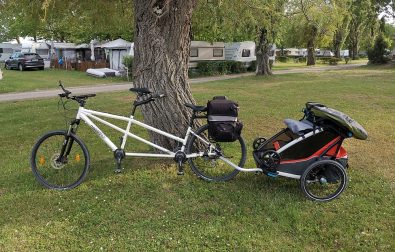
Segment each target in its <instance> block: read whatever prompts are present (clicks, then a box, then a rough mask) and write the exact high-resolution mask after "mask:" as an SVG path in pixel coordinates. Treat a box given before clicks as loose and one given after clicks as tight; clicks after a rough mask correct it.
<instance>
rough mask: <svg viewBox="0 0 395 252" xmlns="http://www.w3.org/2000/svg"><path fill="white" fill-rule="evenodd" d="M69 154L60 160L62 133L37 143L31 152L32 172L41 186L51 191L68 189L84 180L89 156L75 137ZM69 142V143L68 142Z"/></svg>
mask: <svg viewBox="0 0 395 252" xmlns="http://www.w3.org/2000/svg"><path fill="white" fill-rule="evenodd" d="M70 140H73V144H72V147H71V149H70V153H69V154H68V155H67V156H64V157H63V158H60V157H59V155H60V152H61V149H62V145H63V142H64V141H65V133H64V132H55V133H53V134H49V135H47V136H44V137H43V138H42V139H41V141H39V142H38V143H37V146H36V148H35V149H34V152H33V155H34V156H33V158H32V159H33V160H32V162H34V163H33V164H32V168H33V172H34V174H35V176H36V178H37V179H38V180H39V182H40V183H41V184H43V185H44V186H46V187H48V188H52V189H70V188H73V187H75V186H77V185H79V184H80V183H81V182H82V180H83V179H84V177H85V175H86V173H87V170H88V166H89V156H88V153H87V150H86V148H85V146H83V144H82V142H80V141H79V140H78V139H76V138H75V137H73V136H71V137H70ZM69 142H70V141H69Z"/></svg>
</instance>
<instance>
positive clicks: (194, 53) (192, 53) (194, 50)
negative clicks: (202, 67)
mask: <svg viewBox="0 0 395 252" xmlns="http://www.w3.org/2000/svg"><path fill="white" fill-rule="evenodd" d="M189 57H199V50H198V49H197V48H191V51H190V52H189Z"/></svg>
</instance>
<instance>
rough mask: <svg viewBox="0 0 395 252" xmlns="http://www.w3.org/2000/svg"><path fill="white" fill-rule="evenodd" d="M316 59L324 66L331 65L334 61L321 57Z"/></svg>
mask: <svg viewBox="0 0 395 252" xmlns="http://www.w3.org/2000/svg"><path fill="white" fill-rule="evenodd" d="M316 59H317V61H320V62H321V63H322V64H327V63H330V61H331V60H332V59H333V57H319V58H316Z"/></svg>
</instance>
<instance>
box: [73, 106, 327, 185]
mask: <svg viewBox="0 0 395 252" xmlns="http://www.w3.org/2000/svg"><path fill="white" fill-rule="evenodd" d="M100 117H105V118H110V119H116V120H121V121H125V122H127V126H126V129H125V130H124V129H122V128H120V127H118V126H116V125H114V124H112V123H110V122H108V121H106V120H104V119H102V118H100ZM76 119H77V120H83V121H84V122H85V123H86V124H87V125H89V126H90V127H91V128H92V129H93V131H94V132H95V133H96V134H97V135H98V136H99V137H100V138H101V139H102V140H103V141H104V142H105V143H106V144H107V146H108V147H109V148H110V149H111V150H112V151H115V150H117V149H118V147H117V146H116V145H115V144H114V143H113V142H112V141H111V140H110V139H109V138H108V137H107V136H106V135H105V134H104V133H103V131H102V130H100V128H99V127H98V126H97V125H96V124H95V123H94V122H93V121H92V120H91V119H93V120H95V121H98V122H100V123H102V124H104V125H107V126H108V127H110V128H112V129H114V130H116V131H119V132H121V133H122V134H123V138H122V143H121V149H122V150H124V149H125V146H126V142H127V139H128V137H131V138H134V139H136V140H138V141H140V142H143V143H145V144H147V145H149V146H152V147H154V148H155V149H158V150H160V151H162V152H164V153H165V154H155V153H136V152H125V156H129V157H156V158H174V157H175V155H176V153H175V152H173V151H171V150H168V149H166V148H164V147H162V146H159V145H157V144H155V143H152V142H150V141H148V140H146V139H144V138H141V137H139V136H137V135H135V134H133V133H131V132H130V128H131V126H132V125H134V124H135V125H138V126H140V127H142V128H145V129H147V130H150V131H153V132H155V133H158V134H161V135H163V136H165V137H168V138H171V139H173V140H175V141H177V142H179V143H181V144H182V147H181V150H180V151H182V152H185V147H186V144H187V142H188V139H189V137H190V136H191V135H194V136H196V137H197V138H199V139H200V140H201V141H203V142H204V143H205V144H207V145H208V146H209V152H208V153H204V152H199V153H190V154H186V158H187V159H189V158H194V157H202V156H203V155H207V156H214V155H218V154H217V152H216V151H215V146H213V145H212V144H211V143H209V142H208V141H206V140H205V139H203V138H202V137H200V136H198V135H197V134H196V133H195V132H194V131H193V130H192V128H191V127H190V126H189V127H188V129H187V132H186V134H185V137H184V138H180V137H177V136H174V135H172V134H170V133H167V132H164V131H162V130H159V129H157V128H154V127H152V126H149V125H147V124H145V123H142V122H140V121H138V120H136V119H134V116H133V115H131V116H130V117H125V116H119V115H114V114H110V113H104V112H99V111H94V110H90V109H85V108H84V107H79V109H78V113H77V116H76ZM321 130H322V129H317V130H315V131H314V132H311V133H309V134H315V133H318V132H320V131H321ZM302 139H304V138H302V137H300V139H297V141H293V143H290V144H289V145H285V146H283V147H282V148H281V149H280V150H278V151H277V152H278V153H281V152H282V151H284V150H285V149H287V148H289V147H290V146H291V145H294V144H295V143H297V142H299V141H301V140H302ZM219 159H221V160H223V161H224V162H225V163H227V164H229V165H230V166H232V167H233V168H235V169H237V170H239V171H243V172H263V170H262V169H261V168H242V167H239V166H238V165H236V164H234V163H233V162H232V161H230V160H229V159H227V158H225V157H223V156H219ZM278 175H280V176H284V177H289V178H295V179H300V176H299V175H294V174H289V173H284V172H278Z"/></svg>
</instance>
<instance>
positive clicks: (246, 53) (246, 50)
mask: <svg viewBox="0 0 395 252" xmlns="http://www.w3.org/2000/svg"><path fill="white" fill-rule="evenodd" d="M250 55H251V51H250V50H249V49H243V51H242V53H241V57H250Z"/></svg>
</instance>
